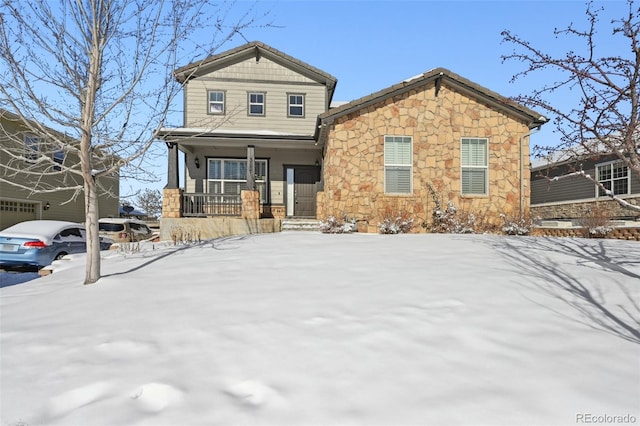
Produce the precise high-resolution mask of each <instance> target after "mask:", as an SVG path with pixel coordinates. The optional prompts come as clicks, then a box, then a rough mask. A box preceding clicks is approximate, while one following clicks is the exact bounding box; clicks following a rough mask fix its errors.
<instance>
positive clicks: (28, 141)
mask: <svg viewBox="0 0 640 426" xmlns="http://www.w3.org/2000/svg"><path fill="white" fill-rule="evenodd" d="M39 151H40V138H38V137H36V136H33V135H25V137H24V159H25V160H26V161H28V162H34V161H36V160H37V159H38V152H39Z"/></svg>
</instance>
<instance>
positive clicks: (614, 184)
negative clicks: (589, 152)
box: [596, 161, 630, 197]
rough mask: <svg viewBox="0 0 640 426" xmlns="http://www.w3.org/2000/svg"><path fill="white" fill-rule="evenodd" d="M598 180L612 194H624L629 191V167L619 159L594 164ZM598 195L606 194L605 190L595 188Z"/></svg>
mask: <svg viewBox="0 0 640 426" xmlns="http://www.w3.org/2000/svg"><path fill="white" fill-rule="evenodd" d="M596 175H597V176H598V182H600V183H601V184H602V185H604V187H605V188H607V190H609V191H611V192H613V195H626V194H628V193H629V177H630V176H629V169H628V168H627V166H625V165H624V164H623V163H622V162H621V161H615V162H613V163H607V164H598V165H596ZM597 193H598V197H604V196H606V195H607V194H606V191H605V190H603V189H602V188H598V189H597Z"/></svg>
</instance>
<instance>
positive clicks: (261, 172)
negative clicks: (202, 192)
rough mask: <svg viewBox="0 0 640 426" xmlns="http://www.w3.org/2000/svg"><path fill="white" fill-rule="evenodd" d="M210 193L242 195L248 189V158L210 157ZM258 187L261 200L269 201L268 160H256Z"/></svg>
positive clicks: (208, 180) (208, 179)
mask: <svg viewBox="0 0 640 426" xmlns="http://www.w3.org/2000/svg"><path fill="white" fill-rule="evenodd" d="M207 174H208V177H207V183H208V192H209V194H222V195H240V191H242V190H243V189H247V160H245V159H231V158H209V160H208V169H207ZM256 189H257V190H258V191H259V192H260V201H261V202H263V203H266V202H267V160H256Z"/></svg>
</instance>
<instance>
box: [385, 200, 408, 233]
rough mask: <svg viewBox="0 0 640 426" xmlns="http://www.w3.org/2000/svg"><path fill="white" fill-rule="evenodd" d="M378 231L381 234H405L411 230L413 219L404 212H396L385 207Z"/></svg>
mask: <svg viewBox="0 0 640 426" xmlns="http://www.w3.org/2000/svg"><path fill="white" fill-rule="evenodd" d="M378 229H379V230H380V233H381V234H406V233H407V232H409V231H411V230H412V229H413V218H412V217H411V215H410V214H409V212H407V211H405V210H400V211H397V212H396V211H394V210H393V209H392V208H391V207H389V206H387V207H386V208H385V210H384V214H383V217H382V222H380V223H378Z"/></svg>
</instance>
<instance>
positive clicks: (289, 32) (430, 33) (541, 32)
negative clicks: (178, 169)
mask: <svg viewBox="0 0 640 426" xmlns="http://www.w3.org/2000/svg"><path fill="white" fill-rule="evenodd" d="M595 5H597V6H604V7H605V11H604V12H602V14H601V28H602V30H601V33H602V36H603V37H604V39H605V41H606V42H603V43H601V44H599V45H598V46H597V47H598V49H599V51H598V52H596V53H597V56H605V55H626V54H627V53H626V51H621V49H624V48H625V47H626V46H620V45H618V46H615V45H613V43H610V40H608V39H610V33H611V25H610V24H609V22H610V21H611V19H612V18H616V19H619V18H621V17H622V16H624V14H625V12H627V11H628V6H627V4H626V2H624V1H606V2H595ZM252 6H253V7H254V10H255V13H256V14H263V13H265V12H267V13H268V15H267V16H266V17H265V18H261V19H260V20H259V21H258V24H267V23H271V24H272V27H269V28H264V27H256V28H253V29H249V30H247V31H245V33H244V37H245V39H243V38H241V37H239V36H238V37H236V38H234V39H233V40H231V41H230V42H229V43H228V44H226V45H225V46H223V48H222V49H221V51H223V50H227V49H230V48H233V47H236V46H239V45H241V44H243V43H245V42H246V41H254V40H259V41H262V42H264V43H266V44H268V45H270V46H272V47H274V48H276V49H278V50H281V51H283V52H285V53H287V54H289V55H291V56H293V57H295V58H298V59H300V60H302V61H305V62H307V63H309V64H311V65H313V66H315V67H317V68H320V69H322V70H323V71H325V72H328V73H330V74H332V75H333V76H335V77H336V78H337V79H338V85H337V89H336V93H335V96H334V100H342V101H350V100H353V99H357V98H359V97H362V96H366V95H368V94H370V93H373V92H375V91H378V90H381V89H384V88H386V87H388V86H391V85H393V84H396V83H398V82H400V81H402V80H404V79H406V78H408V77H411V76H414V75H416V74H419V73H422V72H425V71H428V70H430V69H432V68H437V67H445V68H448V69H450V70H451V71H453V72H455V73H457V74H460V75H462V76H463V77H465V78H467V79H469V80H472V81H474V82H475V83H477V84H480V85H482V86H485V87H486V88H488V89H490V90H493V91H495V92H498V93H500V94H502V95H504V96H515V95H517V94H519V93H527V92H528V91H530V90H531V89H532V88H534V87H539V86H541V85H542V84H544V78H553V76H543V75H540V76H535V77H528V78H526V79H524V80H518V81H517V82H515V83H510V80H511V77H512V76H513V75H514V74H515V73H516V72H518V71H521V70H522V69H523V68H524V65H523V64H518V63H514V62H507V63H504V64H503V63H502V60H501V55H505V54H508V53H509V52H511V51H512V50H513V46H511V45H507V44H503V43H502V37H501V36H500V33H501V31H503V30H506V29H508V30H510V31H512V32H514V33H516V34H518V35H519V36H520V37H522V38H523V39H526V40H529V41H531V42H532V43H533V45H535V46H537V47H540V48H541V49H542V50H544V51H546V52H548V53H552V54H553V53H556V54H560V53H563V52H566V51H569V50H575V51H578V52H579V51H580V50H581V49H584V47H585V46H584V44H579V43H577V42H573V41H572V40H568V39H566V38H561V39H556V38H555V36H554V34H553V31H554V28H565V27H566V26H567V25H569V24H570V23H572V22H573V23H574V24H575V25H576V26H577V27H579V28H587V27H586V25H587V21H586V17H585V10H586V3H585V2H583V1H515V0H512V1H427V0H415V1H390V0H389V1H364V0H360V1H329V0H325V1H305V0H296V1H294V0H290V1H259V2H258V3H256V4H254V2H250V1H239V2H237V3H236V5H235V9H236V11H237V12H246V10H247V9H249V8H250V7H252ZM181 65H183V64H181ZM558 102H561V103H563V104H566V105H567V106H569V105H570V104H571V98H570V97H567V96H563V97H561V98H560V97H559V98H558ZM540 112H543V111H540ZM553 130H554V128H553V124H551V123H549V124H547V125H546V126H543V128H542V130H541V131H540V132H539V133H537V134H536V135H534V138H533V143H536V144H554V143H556V142H557V140H558V139H559V136H558V135H557V134H555V133H554V131H553ZM160 167H161V168H162V169H164V168H165V167H166V166H165V165H164V164H162V165H160ZM163 172H164V170H162V171H160V173H163ZM163 176H164V174H163ZM163 179H164V178H163ZM165 183H166V182H165V181H161V182H159V183H158V185H157V188H159V189H160V188H162V186H163V185H164V184H165ZM122 192H123V194H125V193H126V192H128V188H125V187H123V188H122Z"/></svg>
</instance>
